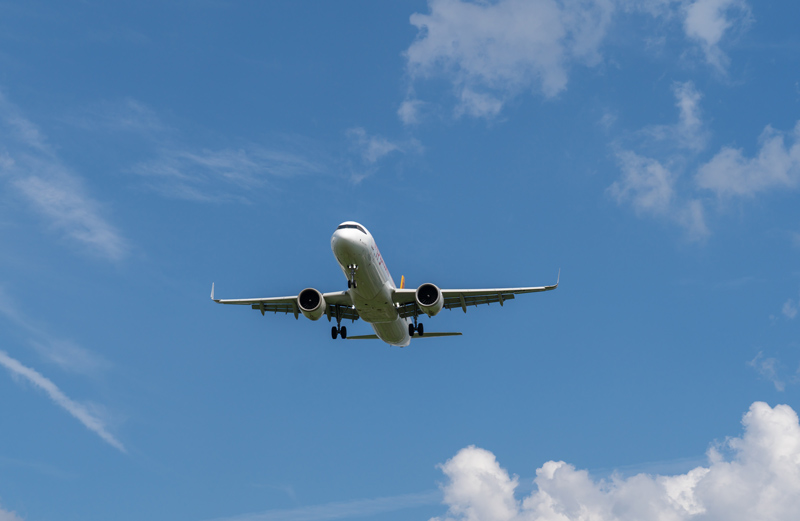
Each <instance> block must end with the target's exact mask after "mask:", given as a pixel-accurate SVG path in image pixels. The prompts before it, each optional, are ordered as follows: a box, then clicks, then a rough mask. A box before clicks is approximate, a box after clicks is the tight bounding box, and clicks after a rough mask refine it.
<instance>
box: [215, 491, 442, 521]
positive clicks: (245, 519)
mask: <svg viewBox="0 0 800 521" xmlns="http://www.w3.org/2000/svg"><path fill="white" fill-rule="evenodd" d="M441 499H442V493H441V492H439V491H438V490H432V491H429V492H421V493H417V494H404V495H400V496H390V497H381V498H375V499H359V500H355V501H342V502H335V503H325V504H322V505H313V506H307V507H298V508H288V509H278V510H266V511H264V512H258V513H252V514H242V515H237V516H234V517H225V518H217V519H215V520H213V521H327V520H334V519H351V518H359V517H367V516H374V515H377V514H383V513H386V512H396V511H399V510H406V509H409V508H415V507H421V506H425V505H435V504H437V503H439V502H440V501H441Z"/></svg>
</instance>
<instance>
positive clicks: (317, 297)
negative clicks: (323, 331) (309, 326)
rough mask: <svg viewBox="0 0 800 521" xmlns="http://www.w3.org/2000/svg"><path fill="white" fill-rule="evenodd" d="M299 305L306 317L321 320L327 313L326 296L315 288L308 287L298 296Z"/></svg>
mask: <svg viewBox="0 0 800 521" xmlns="http://www.w3.org/2000/svg"><path fill="white" fill-rule="evenodd" d="M297 307H299V308H300V311H301V312H302V313H303V316H305V317H306V318H309V319H311V320H319V319H320V317H321V316H322V315H324V314H325V298H324V297H323V296H322V293H320V292H319V291H317V290H315V289H314V288H306V289H304V290H303V291H301V292H300V294H299V295H298V296H297Z"/></svg>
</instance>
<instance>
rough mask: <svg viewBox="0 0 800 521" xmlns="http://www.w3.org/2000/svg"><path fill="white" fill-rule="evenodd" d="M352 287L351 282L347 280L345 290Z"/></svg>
mask: <svg viewBox="0 0 800 521" xmlns="http://www.w3.org/2000/svg"><path fill="white" fill-rule="evenodd" d="M352 287H353V281H351V280H348V281H347V289H350V288H352Z"/></svg>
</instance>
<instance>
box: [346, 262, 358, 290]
mask: <svg viewBox="0 0 800 521" xmlns="http://www.w3.org/2000/svg"><path fill="white" fill-rule="evenodd" d="M347 268H348V269H349V270H350V278H348V279H347V289H350V288H355V287H357V285H356V271H358V265H357V264H351V265H349V266H348V267H347Z"/></svg>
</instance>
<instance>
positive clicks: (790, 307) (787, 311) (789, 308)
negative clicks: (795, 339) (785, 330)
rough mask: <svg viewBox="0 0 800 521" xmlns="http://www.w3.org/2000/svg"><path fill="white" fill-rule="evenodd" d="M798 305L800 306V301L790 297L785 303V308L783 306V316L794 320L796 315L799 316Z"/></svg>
mask: <svg viewBox="0 0 800 521" xmlns="http://www.w3.org/2000/svg"><path fill="white" fill-rule="evenodd" d="M797 307H798V302H795V301H793V300H792V299H789V300H787V301H786V302H784V303H783V308H781V313H783V316H785V317H786V318H788V319H789V320H794V317H796V316H797V311H798V309H797Z"/></svg>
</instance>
